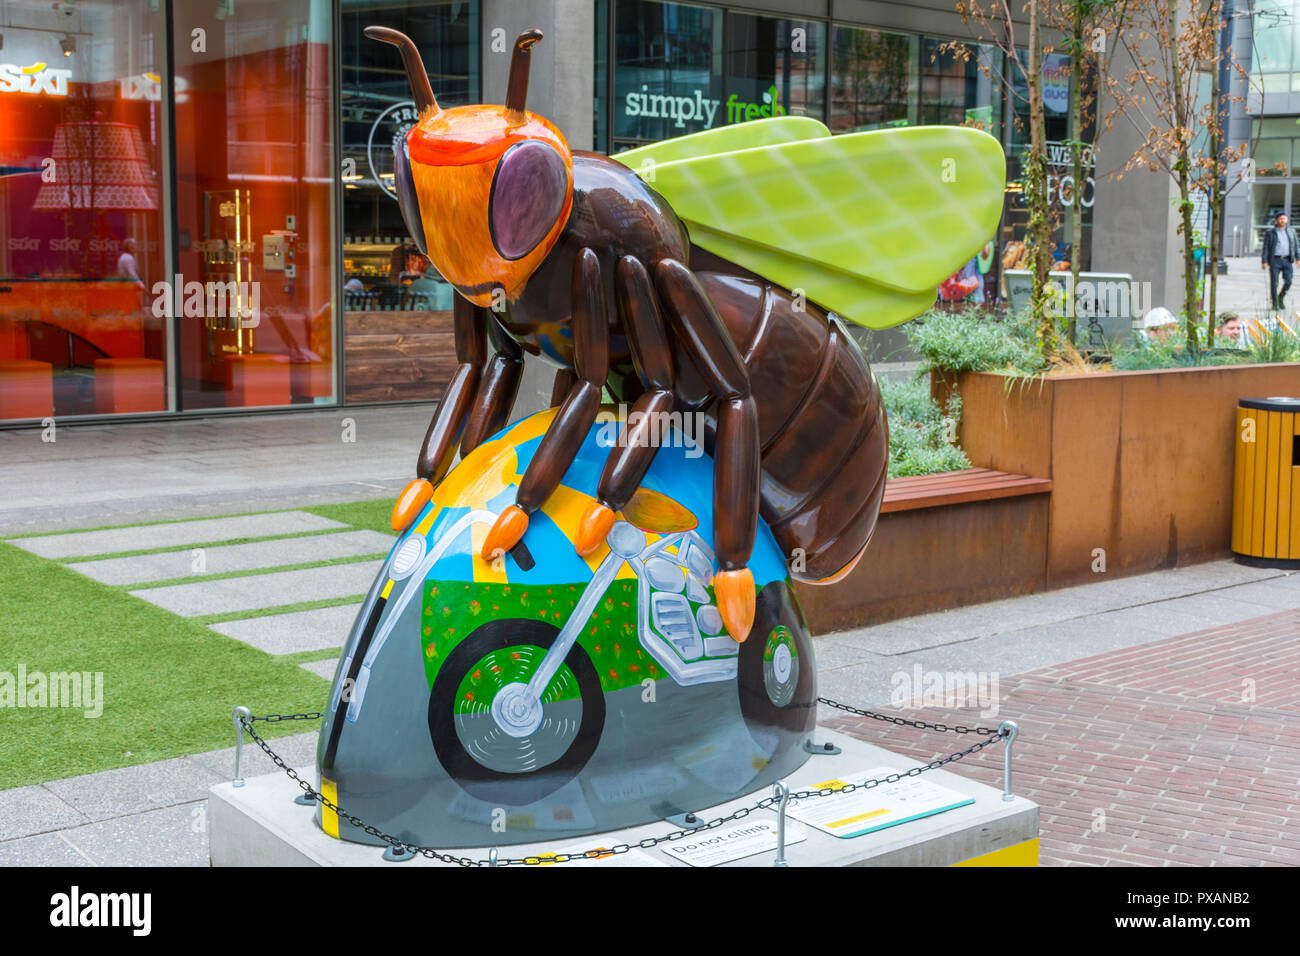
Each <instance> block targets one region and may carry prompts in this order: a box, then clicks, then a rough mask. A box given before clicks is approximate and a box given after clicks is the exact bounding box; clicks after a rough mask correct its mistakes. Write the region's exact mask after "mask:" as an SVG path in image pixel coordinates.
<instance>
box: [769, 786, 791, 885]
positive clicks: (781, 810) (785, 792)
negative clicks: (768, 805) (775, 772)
mask: <svg viewBox="0 0 1300 956" xmlns="http://www.w3.org/2000/svg"><path fill="white" fill-rule="evenodd" d="M772 796H773V797H775V798H776V801H777V803H776V859H775V860H773V861H772V865H773V866H789V865H790V863H789V861H787V860H786V858H785V805H786V804H787V803H789V802H790V788H789V787H787V786H786V785H785V781H783V780H778V781H777V782H776V784H775V785H774V786H773V787H772Z"/></svg>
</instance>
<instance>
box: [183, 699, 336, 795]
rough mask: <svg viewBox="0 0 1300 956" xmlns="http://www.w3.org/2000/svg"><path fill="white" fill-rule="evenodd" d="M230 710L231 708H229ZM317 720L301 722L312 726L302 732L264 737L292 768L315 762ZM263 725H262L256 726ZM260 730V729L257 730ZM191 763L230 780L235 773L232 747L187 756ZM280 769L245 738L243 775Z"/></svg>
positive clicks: (303, 725) (232, 736)
mask: <svg viewBox="0 0 1300 956" xmlns="http://www.w3.org/2000/svg"><path fill="white" fill-rule="evenodd" d="M231 709H232V710H233V709H234V708H231ZM319 724H320V721H302V722H300V723H299V726H302V727H310V728H312V729H311V730H309V731H306V732H304V733H301V734H289V735H287V736H284V737H275V738H272V739H269V740H267V743H268V744H269V745H270V747H271V749H272V750H274V751H275V752H276V753H277V754H279V755H280V756H281V757H283V758H284V761H285V763H287V764H288V765H289V766H291V767H298V766H302V765H304V764H306V765H312V764H314V763H315V761H316V737H317V736H318V734H317V731H316V728H317V727H318V726H319ZM259 726H263V725H259ZM259 733H260V730H259ZM231 738H232V739H233V738H234V725H233V724H232V725H231ZM186 759H187V760H189V761H191V762H192V763H195V764H198V765H199V766H200V767H204V768H206V769H208V770H211V771H212V772H213V773H215V774H216V775H217V776H218V777H220V778H221V779H222V780H231V779H233V778H234V776H235V748H234V747H225V748H223V749H221V750H209V751H207V752H206V753H201V754H194V755H192V756H190V757H187V758H186ZM272 772H279V771H277V770H276V766H275V764H273V763H271V758H270V757H268V756H267V755H266V754H264V753H263V752H262V748H261V747H259V746H257V744H255V743H253V741H251V740H245V741H244V771H243V773H244V776H245V777H250V776H258V775H260V774H265V773H272Z"/></svg>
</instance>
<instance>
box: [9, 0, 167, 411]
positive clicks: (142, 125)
mask: <svg viewBox="0 0 1300 956" xmlns="http://www.w3.org/2000/svg"><path fill="white" fill-rule="evenodd" d="M3 34H4V44H3V46H2V47H0V420H14V419H29V418H35V419H41V418H46V417H49V416H54V415H57V416H60V417H63V416H75V415H94V414H114V413H142V412H158V411H165V410H167V408H168V404H169V402H168V394H167V389H166V372H167V366H168V349H167V344H166V335H167V330H166V328H165V325H164V322H163V320H161V319H160V318H157V317H155V315H154V311H153V309H152V308H151V306H152V296H151V290H152V288H153V285H154V283H155V282H159V281H163V280H164V279H165V278H166V276H165V272H166V267H165V261H166V257H165V253H164V230H163V222H164V210H163V204H162V199H161V193H162V190H161V184H160V183H161V181H160V177H159V173H160V170H161V168H162V143H163V135H164V134H163V132H162V130H163V128H164V124H165V117H164V116H163V112H164V110H163V106H164V103H163V100H162V93H161V90H162V87H161V76H160V74H161V73H162V72H163V71H164V69H165V68H164V66H163V64H161V63H160V62H158V60H157V58H156V55H155V51H156V50H158V49H160V47H159V43H158V38H159V37H160V36H161V35H162V18H161V14H159V13H158V12H157V9H156V5H151V4H150V3H149V2H148V0H102V2H99V3H95V4H93V5H92V4H77V5H76V6H75V7H73V6H69V7H67V8H66V9H60V8H59V5H57V4H56V5H54V6H53V7H51V6H50V5H49V4H35V3H33V4H23V5H13V4H10V5H6V17H5V25H4V27H3Z"/></svg>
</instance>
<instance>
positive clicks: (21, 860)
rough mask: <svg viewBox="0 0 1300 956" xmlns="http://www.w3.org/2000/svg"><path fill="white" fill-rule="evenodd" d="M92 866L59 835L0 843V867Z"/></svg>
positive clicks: (46, 835)
mask: <svg viewBox="0 0 1300 956" xmlns="http://www.w3.org/2000/svg"><path fill="white" fill-rule="evenodd" d="M94 865H95V864H94V862H93V861H91V860H89V859H87V858H86V856H85V855H84V854H83V853H81V852H79V851H78V850H77V849H76V848H75V847H73V846H72V844H70V843H69V842H68V841H67V840H65V839H63V836H62V835H61V834H59V833H42V834H40V835H38V836H29V837H23V838H21V839H18V840H7V841H5V842H3V843H0V867H13V866H94Z"/></svg>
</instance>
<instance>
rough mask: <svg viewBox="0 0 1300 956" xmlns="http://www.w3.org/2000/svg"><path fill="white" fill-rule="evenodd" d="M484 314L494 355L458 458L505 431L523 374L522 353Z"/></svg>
mask: <svg viewBox="0 0 1300 956" xmlns="http://www.w3.org/2000/svg"><path fill="white" fill-rule="evenodd" d="M484 312H485V314H486V316H487V321H488V330H489V332H490V334H491V336H492V344H493V345H494V346H496V354H495V355H493V356H492V358H491V359H490V360H489V362H488V365H487V367H486V368H485V369H484V370H483V376H482V383H481V384H480V385H479V387H478V396H477V398H475V400H474V407H473V409H471V411H470V414H469V422H468V423H467V424H466V425H465V436H464V438H462V439H461V442H460V454H461V457H462V458H463V457H465V456H466V455H468V454H469V453H470V452H472V451H473V450H474V449H475V448H477V447H478V446H479V445H480V444H482V442H483V440H484V439H485V438H487V437H488V436H489V435H495V434H496V433H497V432H499V431H500V430H501V429H502V428H504V427H505V425H506V422H507V421H508V420H509V418H510V409H512V408H513V407H514V404H515V396H516V395H518V394H519V380H520V379H521V378H522V377H523V373H524V350H523V349H521V348H520V347H519V343H518V342H516V341H515V340H514V339H512V338H511V337H510V334H509V333H508V332H506V330H505V329H503V328H501V324H500V323H499V322H498V321H497V320H496V318H495V317H493V316H492V313H491V312H489V311H487V310H484Z"/></svg>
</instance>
